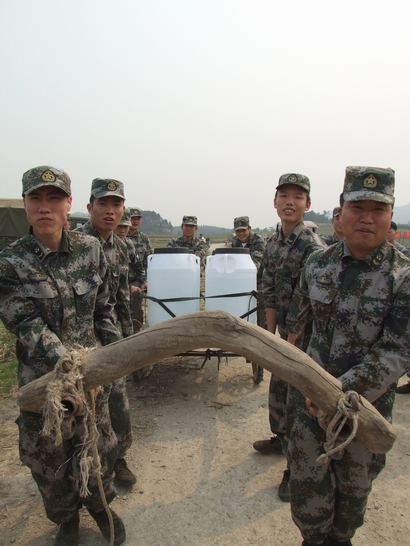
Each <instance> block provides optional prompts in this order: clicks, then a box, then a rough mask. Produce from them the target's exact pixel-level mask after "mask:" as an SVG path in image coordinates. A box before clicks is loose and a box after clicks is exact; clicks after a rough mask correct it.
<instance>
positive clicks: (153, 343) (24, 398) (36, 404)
mask: <svg viewBox="0 0 410 546" xmlns="http://www.w3.org/2000/svg"><path fill="white" fill-rule="evenodd" d="M204 347H215V348H219V349H222V350H225V351H231V352H234V353H236V354H240V355H242V356H243V357H245V358H246V359H248V360H250V361H252V362H254V363H256V364H258V365H259V366H262V367H263V368H265V369H266V370H268V371H269V372H272V373H274V374H275V375H276V376H278V377H279V378H281V379H284V380H285V381H287V382H288V383H290V384H291V385H293V386H294V387H296V388H297V389H298V390H299V391H301V392H302V394H303V395H304V396H306V397H308V398H310V399H311V400H312V402H313V403H314V404H315V406H317V407H318V408H319V409H320V410H322V411H323V412H324V413H325V414H326V415H328V416H330V417H332V416H333V415H334V414H335V413H336V410H337V403H338V400H339V399H340V398H341V396H343V394H342V390H341V385H340V382H339V381H338V379H336V378H335V377H333V376H331V375H330V374H328V373H327V372H326V371H325V370H323V369H322V368H321V367H320V366H319V365H318V364H316V363H315V362H314V361H313V360H312V359H311V358H310V357H309V356H307V355H306V354H305V353H303V352H302V351H300V350H299V349H297V348H296V347H294V346H293V345H290V344H289V343H287V342H286V341H283V340H282V339H280V338H279V337H278V336H275V335H273V334H270V333H269V332H267V331H266V330H263V329H262V328H259V327H258V326H254V325H252V324H249V323H248V322H246V321H244V320H242V319H240V318H237V317H233V316H232V315H229V314H228V313H225V312H224V311H201V312H199V313H190V314H187V315H182V316H180V317H176V318H173V319H171V320H167V321H164V322H161V323H160V324H157V325H155V326H152V327H150V328H147V329H146V330H143V331H142V332H139V333H138V334H135V335H133V336H130V337H128V338H126V339H123V340H121V341H117V342H116V343H112V344H111V345H107V346H106V347H102V348H100V349H97V350H95V351H91V352H90V353H88V354H85V355H84V357H83V365H82V370H83V375H84V379H83V383H84V389H85V390H89V389H92V388H95V387H97V386H98V385H104V384H106V383H109V382H110V381H112V380H114V379H116V378H119V377H122V376H124V375H128V374H130V373H131V372H133V371H135V370H138V369H140V368H143V367H144V366H147V365H149V364H153V363H155V362H158V361H160V360H163V359H164V358H167V357H171V356H174V355H176V354H179V353H183V352H186V351H190V350H194V349H199V348H204ZM50 375H51V374H47V375H44V376H43V377H40V378H39V379H36V380H35V381H33V382H31V383H29V384H27V385H25V386H24V387H22V388H21V389H20V391H19V393H18V397H17V401H18V404H19V406H20V408H21V409H22V410H27V411H39V410H40V409H41V408H42V406H43V405H44V402H45V396H46V386H47V383H48V381H49V380H50ZM359 407H360V412H359V427H358V431H357V434H356V437H357V438H358V439H359V440H360V441H362V442H363V443H364V444H365V445H366V447H368V448H369V449H370V450H371V451H372V452H373V453H386V452H387V451H388V450H389V449H391V447H392V446H393V443H394V441H395V438H396V434H397V433H396V431H395V428H394V427H393V426H392V425H391V424H390V423H388V422H387V421H386V420H385V419H384V418H383V417H382V416H381V415H380V413H379V412H378V411H377V410H376V409H375V408H374V407H373V406H372V405H371V404H370V402H368V401H367V400H365V399H364V398H362V397H360V404H359Z"/></svg>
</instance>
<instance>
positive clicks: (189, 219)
mask: <svg viewBox="0 0 410 546" xmlns="http://www.w3.org/2000/svg"><path fill="white" fill-rule="evenodd" d="M182 225H186V226H197V225H198V219H197V217H196V216H184V217H183V218H182Z"/></svg>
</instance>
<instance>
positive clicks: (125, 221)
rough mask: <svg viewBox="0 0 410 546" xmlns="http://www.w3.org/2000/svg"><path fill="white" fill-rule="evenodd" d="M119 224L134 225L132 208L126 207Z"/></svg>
mask: <svg viewBox="0 0 410 546" xmlns="http://www.w3.org/2000/svg"><path fill="white" fill-rule="evenodd" d="M118 225H119V226H132V224H131V214H130V209H125V210H124V212H123V215H122V217H121V220H120V221H119V222H118Z"/></svg>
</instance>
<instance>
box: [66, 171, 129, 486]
mask: <svg viewBox="0 0 410 546" xmlns="http://www.w3.org/2000/svg"><path fill="white" fill-rule="evenodd" d="M124 201H125V197H124V184H123V183H122V182H119V181H118V180H113V179H111V178H95V179H94V180H93V181H92V184H91V196H90V202H89V203H88V204H87V210H88V212H89V214H90V219H89V220H88V221H87V222H86V223H85V224H84V225H82V226H80V227H78V228H77V230H76V231H81V232H83V233H88V234H89V235H93V236H94V237H96V238H97V239H98V240H99V241H100V243H101V245H102V248H103V250H104V254H105V257H106V258H107V261H108V272H107V276H108V282H109V287H110V301H111V303H112V304H113V306H114V314H115V317H116V321H117V322H116V323H117V326H118V327H119V329H120V330H121V332H122V335H123V337H128V336H130V335H132V334H133V333H134V329H133V325H132V318H131V310H130V287H129V282H128V263H129V255H128V249H127V245H126V244H125V243H123V242H122V241H121V239H120V238H119V237H117V235H115V233H114V231H113V230H114V229H115V228H116V227H117V225H118V223H119V222H120V220H121V217H122V215H123V212H124V209H125V206H124ZM109 407H110V415H111V424H112V427H113V429H114V432H115V433H116V435H117V439H118V458H117V460H116V462H115V466H114V470H115V479H116V481H117V482H118V483H119V484H121V485H124V486H130V485H132V484H134V483H136V481H137V480H136V477H135V475H134V474H133V473H132V472H131V470H130V469H129V468H128V466H127V463H126V461H125V454H126V452H127V450H128V449H129V447H130V446H131V444H132V428H131V418H130V409H129V402H128V397H127V391H126V386H125V378H124V377H121V378H120V379H117V380H115V381H113V382H112V389H111V394H110V398H109Z"/></svg>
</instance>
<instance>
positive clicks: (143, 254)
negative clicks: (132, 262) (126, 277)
mask: <svg viewBox="0 0 410 546" xmlns="http://www.w3.org/2000/svg"><path fill="white" fill-rule="evenodd" d="M130 214H131V227H130V229H129V232H128V238H129V239H131V241H132V242H133V243H134V246H135V252H136V254H137V256H138V258H139V259H140V260H142V268H143V270H144V271H145V283H146V282H147V278H146V273H147V267H148V256H149V255H150V254H152V248H151V243H150V240H149V239H148V237H147V235H145V233H142V232H141V231H139V228H140V227H141V223H142V210H141V209H138V208H135V207H134V208H130Z"/></svg>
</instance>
